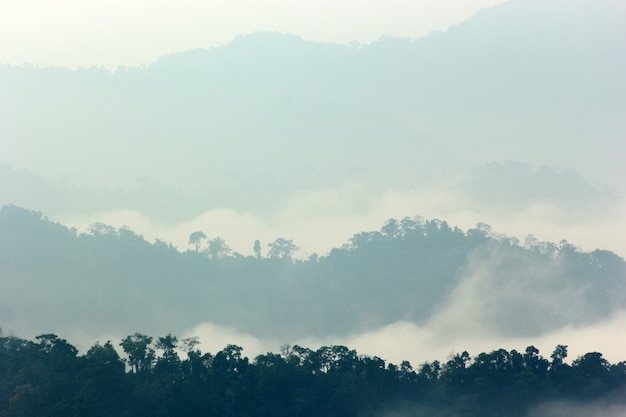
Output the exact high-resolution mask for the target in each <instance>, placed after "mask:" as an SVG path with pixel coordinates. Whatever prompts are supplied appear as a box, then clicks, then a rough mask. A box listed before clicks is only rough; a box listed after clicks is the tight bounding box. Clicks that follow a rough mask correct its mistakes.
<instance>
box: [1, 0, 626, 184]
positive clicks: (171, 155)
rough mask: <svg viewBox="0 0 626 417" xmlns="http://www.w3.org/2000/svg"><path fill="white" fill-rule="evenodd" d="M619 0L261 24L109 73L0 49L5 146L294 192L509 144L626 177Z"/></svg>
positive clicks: (57, 164) (113, 174)
mask: <svg viewBox="0 0 626 417" xmlns="http://www.w3.org/2000/svg"><path fill="white" fill-rule="evenodd" d="M621 12H623V8H622V7H621V6H620V5H617V4H615V2H608V1H606V2H596V1H593V2H592V1H576V2H562V1H543V2H538V1H526V0H524V1H521V0H520V1H510V2H507V3H505V4H503V5H502V6H499V7H494V8H491V9H487V10H485V11H483V12H481V13H479V14H478V15H476V16H475V17H473V18H471V19H469V20H467V21H465V22H463V23H462V24H460V25H459V26H456V27H452V28H450V29H449V30H448V31H447V32H445V33H433V34H431V35H430V36H427V37H425V38H422V39H417V40H414V41H410V40H403V39H395V38H382V39H381V40H380V41H378V42H374V43H372V44H368V45H362V46H353V47H349V46H342V45H334V44H322V43H313V42H305V41H302V40H301V39H299V38H298V37H296V36H293V35H286V34H276V33H254V34H251V35H247V36H241V37H238V38H236V39H235V40H233V41H232V42H231V43H230V44H228V45H226V46H224V47H218V48H212V49H208V50H194V51H188V52H183V53H177V54H172V55H169V56H167V57H163V58H162V59H160V60H159V61H158V62H156V63H155V64H153V65H151V66H148V67H145V68H120V69H118V71H116V72H114V73H110V72H107V71H105V70H102V69H97V68H90V69H81V70H78V71H69V70H64V69H60V68H28V67H11V66H2V67H1V68H0V80H1V83H0V86H1V87H0V88H1V89H2V90H1V94H2V96H3V103H4V104H3V105H2V111H1V112H0V126H2V142H1V145H0V146H1V147H0V149H1V152H0V153H1V154H2V155H3V157H2V159H3V161H2V162H4V163H7V164H9V165H10V166H12V167H14V168H28V169H31V170H34V171H36V172H40V173H42V174H44V175H45V176H51V177H54V178H57V179H58V178H63V177H64V176H66V177H69V178H71V179H73V180H74V181H80V182H86V183H90V184H91V183H93V184H107V185H128V184H129V183H131V184H132V183H133V182H134V181H135V180H136V179H138V178H141V177H148V178H150V179H152V180H157V181H162V182H166V183H169V184H174V185H176V186H180V187H184V188H193V187H194V186H195V187H197V186H200V187H202V186H205V187H206V186H213V187H218V186H219V187H226V186H229V185H231V184H240V183H242V182H245V183H246V184H254V185H252V186H250V187H247V188H253V187H254V186H257V185H258V186H262V187H264V188H281V189H282V190H283V192H288V191H289V190H293V189H294V188H300V187H306V186H307V185H309V184H310V183H313V184H317V183H319V182H324V181H330V182H341V181H345V180H347V179H350V178H354V177H355V176H357V177H359V176H366V177H367V178H377V177H379V176H381V175H384V176H385V177H386V178H388V179H389V178H392V179H393V178H397V177H398V176H400V175H401V174H403V177H406V176H411V175H421V174H424V173H427V172H429V171H433V170H437V171H438V170H441V169H442V168H443V169H452V168H457V167H458V166H459V165H463V166H467V165H468V164H485V163H489V162H492V161H505V160H509V159H511V160H517V161H519V162H522V163H530V164H532V165H537V164H539V165H540V164H548V165H552V166H554V167H556V168H557V169H560V170H561V169H574V170H576V171H577V172H579V173H580V174H581V175H583V177H585V178H588V179H590V180H591V181H592V182H600V183H604V184H608V185H612V186H619V187H620V188H621V189H623V182H622V181H623V179H624V178H625V177H626V174H625V173H624V170H623V164H622V163H621V162H622V161H623V159H624V147H623V146H622V138H623V135H624V131H625V126H624V122H623V118H622V117H621V116H622V114H623V113H624V110H625V109H626V98H625V97H626V95H625V94H624V92H625V89H624V88H625V87H626V75H625V74H626V58H624V57H625V56H626V54H624V44H623V39H624V37H625V36H626V33H625V29H624V26H623V25H622V22H623V19H622V18H623V17H624V15H623V14H620V13H621ZM589 155H597V157H596V158H593V159H591V158H588V156H589Z"/></svg>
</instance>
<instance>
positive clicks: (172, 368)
mask: <svg viewBox="0 0 626 417" xmlns="http://www.w3.org/2000/svg"><path fill="white" fill-rule="evenodd" d="M177 345H178V338H177V337H176V336H172V335H171V334H168V335H167V336H164V337H159V338H158V339H157V341H156V343H155V346H156V348H157V349H162V350H163V355H162V356H161V357H160V358H159V359H158V360H157V363H156V366H155V369H157V370H162V371H166V372H170V373H174V372H176V371H178V370H179V368H180V359H179V357H178V354H177V353H176V347H177Z"/></svg>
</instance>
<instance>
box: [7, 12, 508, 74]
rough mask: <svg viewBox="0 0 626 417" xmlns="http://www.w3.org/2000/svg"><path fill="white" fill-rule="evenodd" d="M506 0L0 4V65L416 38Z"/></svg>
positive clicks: (106, 61)
mask: <svg viewBox="0 0 626 417" xmlns="http://www.w3.org/2000/svg"><path fill="white" fill-rule="evenodd" d="M503 2H504V0H360V1H353V0H254V1H251V0H204V1H201V0H176V1H174V0H0V63H11V64H15V65H22V64H26V63H29V64H33V65H38V66H51V65H54V66H65V67H70V68H76V67H79V66H86V67H89V66H92V65H95V66H104V67H107V68H111V69H114V68H116V67H118V66H137V65H141V64H149V63H151V62H154V61H155V60H156V59H158V58H159V57H160V56H163V55H165V54H168V53H172V52H179V51H185V50H189V49H195V48H209V47H213V46H219V45H224V44H226V43H228V42H230V41H231V40H232V39H233V37H235V36H236V35H239V34H247V33H251V32H255V31H277V32H286V33H292V34H295V35H298V36H300V37H302V38H303V39H305V40H311V41H320V42H337V43H348V42H351V41H357V42H361V43H368V42H372V41H374V40H376V39H378V38H380V37H381V36H382V35H390V36H396V37H402V38H412V39H414V38H419V37H422V36H425V35H427V34H428V33H429V32H431V31H435V30H446V29H447V28H448V27H449V26H451V25H455V24H458V23H460V22H462V21H463V20H465V19H467V18H468V17H470V16H472V15H474V14H475V13H477V12H478V11H479V10H480V9H483V8H487V7H491V6H495V5H497V4H500V3H503Z"/></svg>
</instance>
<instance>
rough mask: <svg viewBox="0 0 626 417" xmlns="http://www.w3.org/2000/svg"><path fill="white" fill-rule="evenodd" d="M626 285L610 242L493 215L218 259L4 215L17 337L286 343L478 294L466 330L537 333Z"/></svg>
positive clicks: (21, 213)
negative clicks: (522, 236)
mask: <svg viewBox="0 0 626 417" xmlns="http://www.w3.org/2000/svg"><path fill="white" fill-rule="evenodd" d="M625 284H626V262H624V260H623V259H622V258H620V257H618V256H616V255H615V254H613V253H611V252H609V251H604V250H595V251H593V252H590V253H586V252H581V251H579V250H577V249H576V248H575V247H574V246H573V245H571V244H569V243H567V242H561V243H560V244H558V245H557V244H553V243H549V242H537V241H534V240H533V238H532V237H529V238H528V239H527V241H526V242H525V244H524V245H520V244H519V243H518V242H517V241H516V240H514V239H509V238H505V237H497V236H495V235H494V234H493V233H492V232H491V230H490V228H489V227H488V226H486V225H484V224H483V225H477V227H476V228H474V229H471V230H468V231H467V232H463V231H462V230H460V229H458V228H453V227H451V226H450V225H448V224H447V223H446V222H445V221H440V220H425V219H422V218H419V217H416V218H413V219H411V218H405V219H402V220H393V219H392V220H390V221H388V222H387V223H386V224H385V225H384V226H383V227H382V228H381V230H380V231H372V232H362V233H358V234H356V235H354V236H353V237H352V238H351V239H350V240H349V241H348V243H346V244H345V245H344V246H343V247H341V248H336V249H334V250H333V251H331V252H330V254H329V255H328V256H323V257H318V256H317V255H313V256H312V257H311V258H309V259H308V260H298V261H292V260H290V259H288V258H287V259H278V258H267V257H263V258H255V257H251V256H249V257H244V256H242V255H239V254H236V253H235V254H233V255H231V256H225V257H223V258H221V259H210V258H208V257H207V256H206V255H203V254H202V253H199V252H196V251H194V250H193V249H191V250H189V251H187V252H184V253H181V252H179V251H177V250H176V249H175V248H173V247H172V246H171V245H168V244H167V243H165V242H162V241H157V242H155V243H154V244H151V243H149V242H146V241H145V240H144V239H143V238H142V237H141V236H139V235H137V234H135V233H134V232H132V231H131V230H129V229H119V230H116V229H114V228H112V227H109V226H106V225H102V224H97V225H94V227H92V231H91V233H90V234H78V233H77V231H76V230H74V229H68V228H66V227H64V226H62V225H60V224H58V223H53V222H50V221H48V220H47V219H46V218H44V217H43V216H42V214H41V213H37V212H32V211H28V210H25V209H21V208H18V207H14V206H4V207H2V209H1V210H0V286H1V287H2V289H3V291H2V294H0V327H2V328H3V329H4V330H5V331H9V332H15V333H19V334H30V333H36V334H38V332H42V331H44V329H47V330H48V331H55V332H61V333H62V332H64V331H65V332H66V331H68V330H70V329H72V330H74V331H81V332H91V333H92V334H94V333H95V334H125V333H128V332H132V331H133V329H136V328H137V327H141V328H144V329H147V331H149V332H151V333H154V332H161V333H163V332H170V331H172V332H173V331H177V332H178V333H180V332H181V329H190V328H192V327H193V326H195V325H197V324H199V323H203V322H212V323H216V324H218V325H222V326H231V327H234V328H236V329H238V330H239V331H243V332H246V333H248V334H252V335H254V336H256V337H266V338H270V339H278V340H284V341H285V342H290V341H292V340H295V339H297V338H300V337H304V336H317V337H327V336H330V335H342V334H343V335H345V334H350V333H354V332H360V331H367V330H371V329H373V328H377V327H379V326H384V325H388V324H391V323H394V322H397V321H408V322H412V323H415V324H417V325H424V324H426V323H431V322H433V321H434V322H437V320H440V319H441V317H442V316H446V311H455V309H458V308H461V306H463V305H465V304H466V302H467V300H473V302H474V303H475V307H474V308H472V309H469V310H468V311H465V312H464V313H463V316H462V317H461V316H459V317H457V318H455V321H457V322H458V323H457V325H462V324H463V323H465V322H466V321H468V320H469V321H471V322H472V323H474V325H478V324H480V326H481V327H483V328H484V329H486V330H488V331H489V332H491V333H493V334H500V335H517V336H521V335H525V336H538V335H540V334H542V333H544V332H546V331H551V330H554V329H557V328H561V327H563V326H567V325H584V324H591V323H595V322H597V321H599V320H603V319H605V318H607V317H609V316H610V315H611V314H613V313H615V312H616V311H618V310H623V309H625V308H626V291H625V288H626V285H625ZM58 305H63V308H62V309H58V308H55V306H58ZM455 316H456V314H455ZM442 326H443V324H442Z"/></svg>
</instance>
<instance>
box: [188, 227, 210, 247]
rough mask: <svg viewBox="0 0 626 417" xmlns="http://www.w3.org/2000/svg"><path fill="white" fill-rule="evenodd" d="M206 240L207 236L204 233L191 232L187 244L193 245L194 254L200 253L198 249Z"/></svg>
mask: <svg viewBox="0 0 626 417" xmlns="http://www.w3.org/2000/svg"><path fill="white" fill-rule="evenodd" d="M206 239H207V236H206V234H205V233H204V232H201V231H197V232H193V233H192V234H190V235H189V242H188V244H190V245H193V246H194V249H195V251H196V252H200V247H202V244H203V243H204V241H205V240H206Z"/></svg>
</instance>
